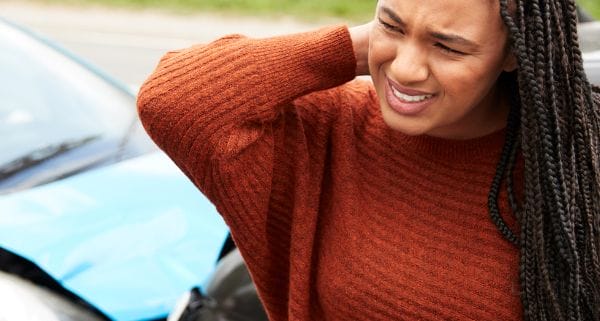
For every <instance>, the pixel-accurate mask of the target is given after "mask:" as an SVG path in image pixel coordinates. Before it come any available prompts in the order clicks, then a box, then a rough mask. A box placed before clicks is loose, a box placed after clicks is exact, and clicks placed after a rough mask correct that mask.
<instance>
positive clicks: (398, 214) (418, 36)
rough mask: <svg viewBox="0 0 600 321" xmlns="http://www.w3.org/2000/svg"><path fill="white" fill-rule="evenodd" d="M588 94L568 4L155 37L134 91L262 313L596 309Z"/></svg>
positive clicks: (384, 5) (400, 9) (391, 0)
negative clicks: (224, 229) (220, 232)
mask: <svg viewBox="0 0 600 321" xmlns="http://www.w3.org/2000/svg"><path fill="white" fill-rule="evenodd" d="M365 74H370V75H371V77H372V80H373V81H372V83H370V82H366V81H361V80H353V79H354V78H355V76H357V75H365ZM598 104H599V97H598V92H597V91H596V93H592V88H591V86H590V85H589V83H588V82H587V81H586V78H585V75H584V73H583V70H582V61H581V54H580V52H579V50H578V44H577V36H576V10H575V6H574V3H573V1H566V0H549V1H539V0H527V1H520V2H516V3H512V2H511V3H508V2H507V0H500V3H497V2H496V1H491V0H444V1H442V0H422V1H411V0H380V1H379V2H378V4H377V10H376V13H375V18H374V20H373V21H372V22H370V23H368V24H366V25H362V26H358V27H354V28H350V29H347V28H346V27H344V26H333V27H329V28H323V29H320V30H316V31H313V32H308V33H303V34H295V35H287V36H282V37H274V38H268V39H248V38H245V37H242V36H237V35H233V36H228V37H225V38H222V39H219V40H217V41H215V42H213V43H211V44H208V45H199V46H195V47H192V48H189V49H186V50H182V51H177V52H171V53H169V54H167V55H166V56H165V57H164V58H163V59H162V60H161V62H160V64H159V66H158V67H157V69H156V71H155V72H154V74H153V75H152V76H151V77H150V78H149V79H148V80H147V81H146V83H145V84H144V85H143V87H142V89H141V91H140V95H139V100H138V106H139V113H140V116H141V118H142V121H143V122H144V125H145V127H146V129H147V131H148V132H149V133H150V135H151V136H152V137H153V138H154V140H155V141H156V143H157V144H158V145H159V146H160V147H161V148H162V149H164V150H165V151H166V152H167V153H168V154H169V155H170V156H171V158H172V159H173V160H174V161H175V162H176V163H177V164H178V166H179V167H180V168H181V169H182V170H183V171H184V172H185V173H186V174H187V175H188V177H189V178H190V179H191V180H192V181H193V182H194V183H195V184H196V186H197V187H198V188H199V189H200V190H201V191H202V192H203V193H204V194H205V195H206V196H207V197H209V198H210V199H211V200H212V202H213V203H214V204H215V205H216V206H217V209H218V210H219V212H220V213H221V214H222V215H223V217H224V219H225V221H226V222H227V223H228V225H229V226H230V228H231V231H232V234H233V237H234V239H235V241H236V244H237V245H238V247H239V248H240V251H241V253H242V255H243V256H244V259H245V261H246V263H247V265H248V268H249V270H250V272H251V275H252V277H253V280H254V281H255V283H256V286H257V289H258V291H259V294H260V296H261V299H262V301H263V303H264V305H265V308H266V310H267V313H268V315H269V317H270V319H271V320H399V319H400V320H417V319H422V320H467V319H469V320H523V319H524V320H600V293H599V289H598V285H599V284H600V263H599V258H598V257H599V251H598V247H599V246H600V243H599V237H600V235H599V233H600V231H599V230H600V226H599V224H600V223H599V221H600V204H599V202H600V195H599V189H600V183H599V182H600V180H599V179H600V170H599V163H598V156H599V154H598V138H599V133H600V130H599V118H598ZM490 217H491V218H490Z"/></svg>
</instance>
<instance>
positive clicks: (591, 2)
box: [578, 0, 600, 20]
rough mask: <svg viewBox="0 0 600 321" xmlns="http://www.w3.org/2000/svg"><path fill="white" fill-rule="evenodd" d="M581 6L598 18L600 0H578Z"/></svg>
mask: <svg viewBox="0 0 600 321" xmlns="http://www.w3.org/2000/svg"><path fill="white" fill-rule="evenodd" d="M578 2H579V3H580V4H581V6H582V7H583V8H584V9H585V10H586V11H587V12H589V13H590V14H591V15H592V16H594V17H595V18H596V19H598V20H600V1H599V0H579V1H578Z"/></svg>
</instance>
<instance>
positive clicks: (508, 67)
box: [502, 52, 519, 72]
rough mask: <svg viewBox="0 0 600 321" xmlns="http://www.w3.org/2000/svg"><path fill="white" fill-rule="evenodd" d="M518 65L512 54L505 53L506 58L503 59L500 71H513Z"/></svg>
mask: <svg viewBox="0 0 600 321" xmlns="http://www.w3.org/2000/svg"><path fill="white" fill-rule="evenodd" d="M518 66H519V65H518V64H517V57H516V56H515V55H514V54H513V53H512V52H508V53H506V57H504V65H503V66H502V70H503V71H506V72H511V71H515V69H517V67H518Z"/></svg>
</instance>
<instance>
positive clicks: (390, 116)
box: [382, 110, 430, 136]
mask: <svg viewBox="0 0 600 321" xmlns="http://www.w3.org/2000/svg"><path fill="white" fill-rule="evenodd" d="M382 117H383V122H384V123H385V124H386V125H387V126H388V127H389V128H391V129H392V130H394V131H397V132H401V133H403V134H405V135H408V136H420V135H426V134H427V133H428V132H429V130H430V129H429V128H428V127H426V126H423V125H422V124H419V120H418V119H415V120H414V121H411V120H407V119H402V117H399V116H398V115H395V113H394V112H393V111H387V112H386V111H385V110H382Z"/></svg>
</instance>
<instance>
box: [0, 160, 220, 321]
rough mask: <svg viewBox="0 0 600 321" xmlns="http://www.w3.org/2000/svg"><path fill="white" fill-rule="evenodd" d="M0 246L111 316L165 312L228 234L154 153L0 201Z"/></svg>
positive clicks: (209, 267) (204, 273)
mask: <svg viewBox="0 0 600 321" xmlns="http://www.w3.org/2000/svg"><path fill="white" fill-rule="evenodd" d="M0 208H1V209H2V211H1V213H0V244H2V246H3V247H5V248H6V249H8V250H11V251H13V252H15V253H19V254H20V255H22V256H23V257H25V258H27V259H29V260H31V261H33V262H35V263H36V264H37V265H39V266H40V267H41V268H42V269H43V270H45V271H46V272H48V273H49V274H50V275H51V276H53V277H54V278H55V279H57V280H58V281H59V282H60V283H61V284H63V286H65V288H67V289H69V290H70V291H72V292H74V293H76V294H77V295H79V296H80V297H82V298H83V299H85V300H87V301H88V302H93V304H94V305H95V306H96V307H98V308H99V309H100V310H102V311H103V312H104V313H106V314H107V315H108V316H109V317H111V318H113V319H115V320H141V319H145V318H150V317H155V316H157V315H166V314H167V313H168V312H169V311H170V310H171V309H172V308H173V305H174V304H175V302H176V300H177V298H178V297H179V296H180V295H181V293H184V292H185V291H187V290H189V289H190V288H191V287H192V286H196V285H200V286H201V285H202V284H205V282H207V280H208V278H209V277H210V275H211V272H212V271H213V270H214V267H215V263H216V261H217V259H218V255H219V253H220V250H221V248H222V245H223V241H224V240H225V238H226V236H227V233H228V229H227V226H226V225H225V223H224V222H223V220H222V218H221V217H220V216H219V215H218V213H217V211H216V209H215V208H214V206H213V205H212V204H211V203H210V202H209V201H208V200H207V199H206V198H205V197H204V196H203V195H202V194H201V193H200V192H199V191H198V190H197V189H196V188H195V186H193V184H192V183H191V182H190V181H189V180H188V179H187V178H186V177H185V176H184V175H183V174H182V173H181V171H180V170H179V169H178V168H177V167H176V166H175V164H174V163H173V162H172V161H171V160H170V159H169V158H168V157H167V156H166V155H164V154H163V153H161V152H156V153H151V154H148V155H144V156H139V157H136V158H132V159H129V160H126V161H123V162H120V163H116V164H114V165H111V166H107V167H102V168H99V169H96V170H92V171H87V172H84V173H82V174H79V175H75V176H71V177H68V178H66V179H63V180H59V181H56V182H54V183H50V184H46V185H42V186H39V187H36V188H32V189H29V190H26V191H22V192H19V193H13V194H7V195H0Z"/></svg>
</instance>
